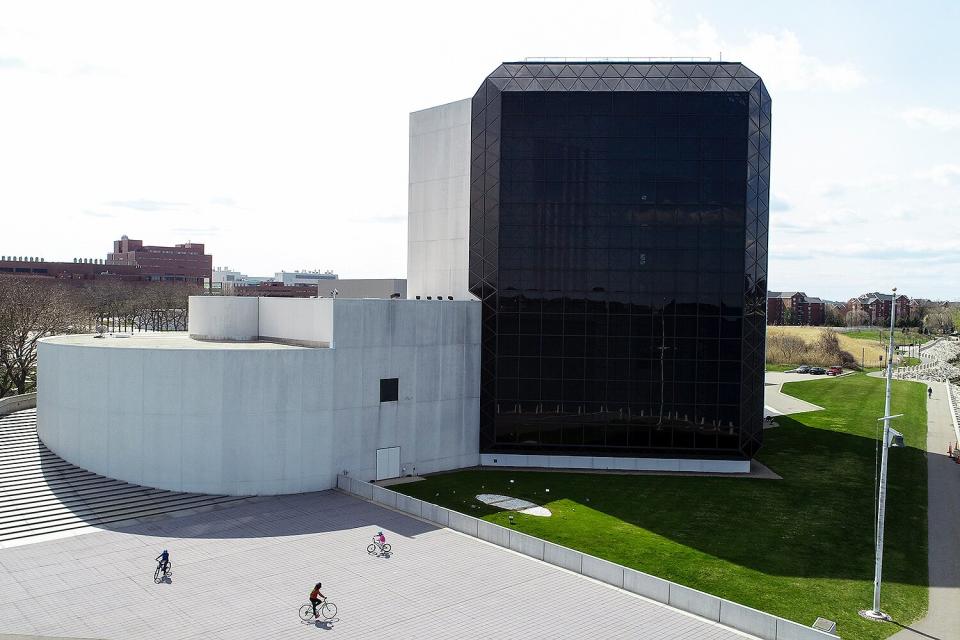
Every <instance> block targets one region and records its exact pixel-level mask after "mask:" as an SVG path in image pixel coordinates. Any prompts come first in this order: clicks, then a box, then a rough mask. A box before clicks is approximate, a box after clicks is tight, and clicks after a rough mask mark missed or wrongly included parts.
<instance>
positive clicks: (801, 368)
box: [793, 364, 810, 373]
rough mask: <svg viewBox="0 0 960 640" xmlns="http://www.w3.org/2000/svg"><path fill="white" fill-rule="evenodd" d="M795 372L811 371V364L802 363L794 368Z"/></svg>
mask: <svg viewBox="0 0 960 640" xmlns="http://www.w3.org/2000/svg"><path fill="white" fill-rule="evenodd" d="M793 373H810V365H808V364H802V365H800V366H799V367H797V368H796V369H794V370H793Z"/></svg>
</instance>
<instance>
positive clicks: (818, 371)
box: [807, 367, 827, 376]
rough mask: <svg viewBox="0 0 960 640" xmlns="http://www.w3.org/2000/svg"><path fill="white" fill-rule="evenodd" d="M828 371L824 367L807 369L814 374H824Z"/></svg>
mask: <svg viewBox="0 0 960 640" xmlns="http://www.w3.org/2000/svg"><path fill="white" fill-rule="evenodd" d="M826 372H827V370H826V369H824V368H823V367H810V371H807V373H809V374H810V375H812V376H822V375H823V374H825V373H826Z"/></svg>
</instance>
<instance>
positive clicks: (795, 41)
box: [723, 29, 866, 91]
mask: <svg viewBox="0 0 960 640" xmlns="http://www.w3.org/2000/svg"><path fill="white" fill-rule="evenodd" d="M723 51H724V52H730V53H732V54H733V56H734V59H736V60H742V61H744V62H746V63H747V65H748V66H749V67H750V68H751V69H753V70H754V71H756V72H757V73H759V74H760V75H761V76H762V77H763V81H764V83H765V84H766V85H767V87H768V88H770V89H771V91H773V90H780V91H805V90H814V91H816V90H823V89H828V90H831V91H849V90H851V89H856V88H858V87H861V86H862V85H863V84H865V83H866V78H865V77H864V75H863V73H862V72H861V71H860V69H859V68H858V67H857V66H856V65H854V64H853V63H851V62H838V63H828V62H824V61H823V60H821V59H819V58H817V57H816V56H813V55H810V54H808V53H807V52H805V51H804V50H803V47H802V46H801V44H800V39H799V38H798V37H797V36H796V34H794V33H793V32H792V31H789V30H787V29H783V30H781V31H779V32H776V33H753V34H751V35H750V37H749V38H748V40H747V42H746V43H745V44H743V45H740V46H737V45H735V44H734V45H731V46H728V47H726V48H724V49H723ZM724 57H727V54H726V53H725V54H724Z"/></svg>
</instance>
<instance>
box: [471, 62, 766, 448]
mask: <svg viewBox="0 0 960 640" xmlns="http://www.w3.org/2000/svg"><path fill="white" fill-rule="evenodd" d="M472 116H473V121H472V126H471V135H472V144H471V168H470V179H471V187H470V290H471V292H472V293H473V294H474V295H476V296H477V297H478V298H479V299H480V300H481V302H482V316H483V319H482V339H481V340H482V351H481V391H480V434H481V442H480V450H481V452H483V453H495V452H502V453H526V454H545V455H546V454H564V455H592V456H651V455H653V456H670V457H682V456H692V457H726V458H744V457H745V458H750V457H753V455H754V454H755V453H756V452H757V450H758V449H759V447H760V444H761V442H762V436H763V377H764V336H765V333H764V332H765V325H766V322H765V320H766V318H765V315H766V288H767V283H766V275H767V273H766V271H767V223H768V202H769V174H770V96H769V94H768V93H767V91H766V89H765V88H764V85H763V82H762V81H761V79H760V78H759V77H758V76H757V75H756V74H754V73H753V72H752V71H750V70H749V69H748V68H747V67H745V66H743V65H742V64H739V63H713V64H700V63H682V64H678V63H662V64H659V63H651V64H632V63H599V62H598V63H582V64H575V63H570V64H535V63H505V64H503V65H501V66H500V67H498V68H497V69H496V70H495V71H494V72H493V73H491V74H490V76H489V77H487V79H486V80H484V82H483V84H482V85H481V87H480V89H479V90H478V91H477V93H476V95H474V97H473V105H472Z"/></svg>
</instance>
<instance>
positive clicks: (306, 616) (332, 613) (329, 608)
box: [300, 600, 337, 622]
mask: <svg viewBox="0 0 960 640" xmlns="http://www.w3.org/2000/svg"><path fill="white" fill-rule="evenodd" d="M317 610H318V611H319V612H320V616H321V617H322V618H323V619H324V620H333V619H334V618H335V617H337V605H335V604H333V603H332V602H330V601H328V600H324V601H323V604H321V605H320V606H318V607H317ZM300 619H301V620H303V621H304V622H313V621H314V620H316V617H315V616H314V615H313V603H312V602H308V603H307V604H305V605H302V606H301V607H300Z"/></svg>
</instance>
